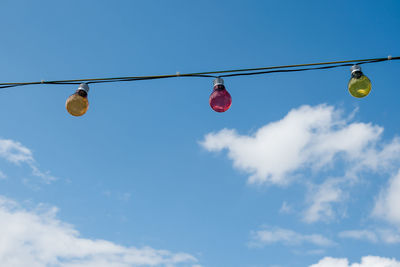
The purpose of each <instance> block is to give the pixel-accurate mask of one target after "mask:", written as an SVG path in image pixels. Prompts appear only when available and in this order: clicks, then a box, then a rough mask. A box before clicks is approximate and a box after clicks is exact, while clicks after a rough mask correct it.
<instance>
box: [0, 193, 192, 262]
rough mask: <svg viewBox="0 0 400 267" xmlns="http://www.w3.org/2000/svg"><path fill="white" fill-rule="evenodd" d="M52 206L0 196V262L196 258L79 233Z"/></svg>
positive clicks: (189, 259) (150, 260)
mask: <svg viewBox="0 0 400 267" xmlns="http://www.w3.org/2000/svg"><path fill="white" fill-rule="evenodd" d="M56 212H57V209H56V208H48V209H46V210H44V211H42V212H38V211H28V210H26V209H23V208H21V207H20V206H19V205H18V203H16V202H14V201H12V200H10V199H7V198H4V197H0V236H1V239H0V265H1V266H14V267H18V266H21V267H22V266H32V267H44V266H62V267H83V266H85V267H91V266H93V267H103V266H104V267H106V266H107V267H109V266H113V267H128V266H168V267H172V266H182V264H183V265H184V266H191V264H192V263H193V264H194V263H196V262H197V259H196V258H195V257H193V256H192V255H189V254H187V253H173V252H170V251H167V250H157V249H154V248H151V247H143V248H136V247H124V246H120V245H117V244H115V243H112V242H109V241H106V240H92V239H87V238H83V237H80V235H79V232H78V231H77V230H75V229H74V228H73V227H72V226H71V225H69V224H66V223H64V222H62V221H60V220H58V219H57V218H56V217H55V216H56Z"/></svg>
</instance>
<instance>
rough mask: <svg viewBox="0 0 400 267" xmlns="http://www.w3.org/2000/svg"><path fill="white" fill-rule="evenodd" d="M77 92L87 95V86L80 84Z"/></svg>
mask: <svg viewBox="0 0 400 267" xmlns="http://www.w3.org/2000/svg"><path fill="white" fill-rule="evenodd" d="M78 91H85V92H86V94H87V93H89V85H88V84H87V83H81V84H80V85H79V87H78Z"/></svg>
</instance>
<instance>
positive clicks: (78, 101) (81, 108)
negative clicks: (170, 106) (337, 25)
mask: <svg viewBox="0 0 400 267" xmlns="http://www.w3.org/2000/svg"><path fill="white" fill-rule="evenodd" d="M399 59H400V57H392V56H388V57H385V58H372V59H358V60H342V61H331V62H319V63H306V64H296V65H284V66H271V67H262V68H248V69H234V70H220V71H207V72H197V73H186V74H182V73H179V72H177V73H175V74H170V75H155V76H133V77H113V78H95V79H73V80H56V81H44V80H42V81H40V82H17V83H0V89H4V88H11V87H17V86H26V85H37V84H45V85H48V84H52V85H71V84H80V87H79V88H78V90H77V91H76V92H75V93H74V94H73V95H71V96H70V97H69V98H68V99H67V102H66V108H67V110H68V112H69V113H70V114H71V115H74V116H82V115H83V114H85V113H86V111H87V109H88V107H89V102H88V100H87V93H88V91H89V86H88V84H94V83H114V82H132V81H142V80H155V79H166V78H177V77H203V78H216V80H215V81H222V83H215V81H214V83H215V84H214V89H213V92H212V94H211V96H210V100H209V102H210V106H211V107H212V108H213V110H215V111H217V112H224V111H226V110H228V109H229V107H230V105H231V103H232V98H231V96H230V94H229V93H228V91H226V89H225V86H224V84H223V80H222V78H227V77H235V76H249V75H264V74H271V73H282V72H297V71H309V70H324V69H333V68H339V67H346V66H349V67H350V66H351V67H352V68H351V72H352V74H351V75H352V76H351V79H350V81H349V83H348V89H349V92H350V94H351V95H353V96H354V97H357V98H361V97H365V96H367V95H368V94H369V92H370V91H371V81H370V80H369V79H368V78H367V77H366V76H365V75H363V73H362V72H361V67H360V66H359V65H362V64H370V63H378V62H384V61H388V60H399ZM216 86H217V88H216ZM222 87H223V89H220V90H219V89H218V88H222Z"/></svg>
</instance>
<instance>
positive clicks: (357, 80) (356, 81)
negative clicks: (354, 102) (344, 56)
mask: <svg viewBox="0 0 400 267" xmlns="http://www.w3.org/2000/svg"><path fill="white" fill-rule="evenodd" d="M350 70H351V79H350V81H349V84H348V87H349V92H350V94H351V95H352V96H354V97H357V98H361V97H365V96H367V95H368V94H369V92H371V88H372V86H371V81H370V80H369V79H368V77H367V76H365V75H364V74H363V73H362V72H361V67H360V66H358V65H354V66H352V67H351V69H350Z"/></svg>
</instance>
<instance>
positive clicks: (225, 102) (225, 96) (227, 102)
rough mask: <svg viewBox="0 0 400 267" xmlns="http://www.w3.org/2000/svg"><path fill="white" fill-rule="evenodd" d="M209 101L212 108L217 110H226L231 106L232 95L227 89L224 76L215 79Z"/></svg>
mask: <svg viewBox="0 0 400 267" xmlns="http://www.w3.org/2000/svg"><path fill="white" fill-rule="evenodd" d="M209 102H210V106H211V108H212V109H213V110H214V111H216V112H225V111H227V110H228V109H229V108H230V107H231V104H232V97H231V95H230V94H229V93H228V91H226V89H225V86H224V80H223V79H222V78H217V79H215V80H214V88H213V92H212V93H211V95H210V99H209Z"/></svg>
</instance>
